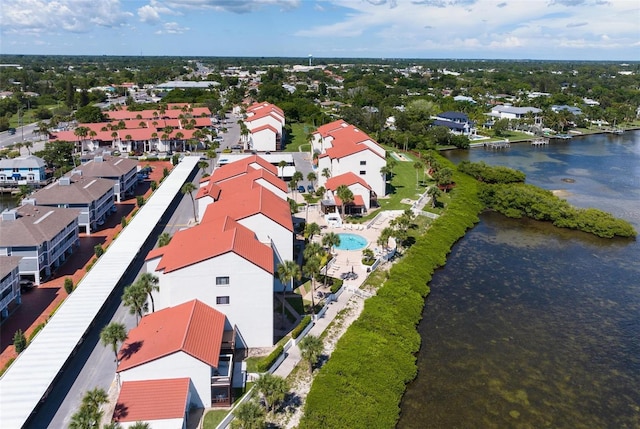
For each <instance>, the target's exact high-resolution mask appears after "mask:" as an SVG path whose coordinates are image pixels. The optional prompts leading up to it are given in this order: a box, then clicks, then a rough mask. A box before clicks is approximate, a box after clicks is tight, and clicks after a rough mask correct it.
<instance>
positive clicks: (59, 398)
mask: <svg viewBox="0 0 640 429" xmlns="http://www.w3.org/2000/svg"><path fill="white" fill-rule="evenodd" d="M198 179H199V175H197V176H196V178H195V179H194V180H195V181H196V182H195V183H196V185H197V180H198ZM166 217H167V218H169V220H168V221H167V222H163V221H162V220H161V222H160V223H159V224H158V227H157V228H156V230H157V235H159V234H160V233H162V232H168V233H169V234H171V235H173V234H174V233H175V232H176V231H178V230H180V229H182V228H184V227H186V226H187V225H188V224H189V222H190V221H191V219H192V218H193V205H192V202H191V198H189V197H188V196H185V197H182V198H179V199H178V201H177V203H176V204H175V207H171V208H169V211H168V214H167V215H166ZM154 234H156V231H154ZM156 241H157V240H156V239H155V238H150V239H149V242H148V244H147V246H146V248H145V249H143V250H142V251H141V252H140V254H141V255H143V256H144V255H146V254H147V252H148V251H149V250H151V249H152V248H153V247H154V246H155V243H156ZM143 262H144V261H143V259H140V260H136V261H134V262H133V264H132V266H131V267H130V268H131V269H130V270H129V271H128V273H129V274H128V275H127V276H125V278H124V279H123V280H122V281H121V282H120V284H119V285H118V286H117V287H116V290H115V291H114V294H113V296H112V299H111V300H110V301H109V302H108V303H107V304H106V305H105V307H106V308H105V309H104V311H103V312H102V313H101V314H100V315H99V316H98V317H97V319H96V321H95V322H94V324H93V329H91V332H89V333H88V334H87V336H86V339H85V340H84V342H83V343H82V345H81V346H80V348H79V349H78V352H77V353H76V355H75V356H74V357H73V358H72V361H71V362H70V364H69V365H68V366H67V368H66V369H65V371H64V373H63V374H62V376H61V377H60V380H59V381H58V382H57V383H56V384H55V386H54V388H53V390H52V391H51V393H50V394H49V396H48V397H47V400H46V401H45V402H44V404H43V405H42V406H41V407H40V408H39V409H38V411H37V414H36V415H35V417H34V418H33V419H32V421H31V422H30V424H29V426H28V427H31V428H38V429H40V428H51V429H60V428H66V427H68V425H69V422H70V420H71V416H72V415H73V414H74V413H75V412H76V410H77V409H78V408H79V406H80V402H81V401H82V397H83V396H84V394H85V392H87V391H88V390H91V389H94V388H96V387H100V388H102V389H104V390H105V391H107V392H108V391H109V388H110V387H111V385H112V383H115V369H116V364H115V362H114V360H115V356H114V354H113V351H112V350H111V348H110V347H104V346H103V345H102V343H100V339H99V338H100V330H101V329H102V327H104V326H106V325H107V324H109V323H110V322H111V321H114V322H120V323H124V324H125V325H126V326H127V328H129V329H131V328H133V327H135V326H136V318H135V316H134V315H131V314H129V309H128V308H126V307H124V306H122V304H121V303H120V299H119V298H120V296H122V292H123V289H124V286H126V285H129V284H131V283H133V282H134V281H135V279H136V277H137V276H138V274H140V273H141V272H144V270H143Z"/></svg>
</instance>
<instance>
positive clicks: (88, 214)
mask: <svg viewBox="0 0 640 429" xmlns="http://www.w3.org/2000/svg"><path fill="white" fill-rule="evenodd" d="M23 203H25V204H27V203H29V204H33V205H36V206H46V207H63V208H73V209H79V210H80V214H79V216H78V224H79V225H80V226H81V227H82V228H84V229H85V231H86V233H87V234H90V233H91V231H94V230H96V228H97V227H98V226H99V225H102V224H103V223H104V222H105V220H106V219H107V217H108V216H109V215H110V214H111V213H113V212H115V211H116V206H115V198H114V193H113V181H112V180H109V179H101V178H96V177H82V176H80V175H77V174H74V175H72V176H71V177H69V176H65V177H61V178H60V179H59V180H58V181H57V182H55V183H52V184H50V185H48V186H46V187H44V188H42V189H40V190H39V191H36V192H35V193H33V194H31V196H30V197H29V199H25V200H23Z"/></svg>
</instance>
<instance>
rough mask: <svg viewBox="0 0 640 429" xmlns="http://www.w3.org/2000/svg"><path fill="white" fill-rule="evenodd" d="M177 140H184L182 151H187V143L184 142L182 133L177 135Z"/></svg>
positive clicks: (179, 132)
mask: <svg viewBox="0 0 640 429" xmlns="http://www.w3.org/2000/svg"><path fill="white" fill-rule="evenodd" d="M175 138H176V140H182V151H183V152H184V151H185V150H186V142H185V140H184V134H183V133H182V132H181V131H178V132H177V133H176V135H175Z"/></svg>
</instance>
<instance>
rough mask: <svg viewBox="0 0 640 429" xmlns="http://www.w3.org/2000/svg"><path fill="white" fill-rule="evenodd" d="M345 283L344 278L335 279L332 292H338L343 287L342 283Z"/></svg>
mask: <svg viewBox="0 0 640 429" xmlns="http://www.w3.org/2000/svg"><path fill="white" fill-rule="evenodd" d="M343 283H344V280H342V279H333V282H332V283H331V288H330V290H331V293H336V292H338V291H339V290H340V288H341V287H342V284H343Z"/></svg>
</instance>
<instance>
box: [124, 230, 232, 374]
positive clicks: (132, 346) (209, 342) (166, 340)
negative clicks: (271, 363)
mask: <svg viewBox="0 0 640 429" xmlns="http://www.w3.org/2000/svg"><path fill="white" fill-rule="evenodd" d="M192 229H193V228H192ZM171 242H173V240H171ZM165 247H168V246H165ZM224 324H225V315H224V314H222V313H220V312H219V311H218V310H216V309H214V308H211V307H209V306H208V305H206V304H204V303H202V302H200V301H198V300H197V299H194V300H192V301H188V302H185V303H184V304H180V305H177V306H175V307H168V308H164V309H162V310H159V311H156V312H155V313H151V314H147V315H146V316H144V317H143V318H142V319H141V320H140V324H139V325H138V326H137V327H135V328H133V329H132V330H130V331H129V334H128V337H127V339H126V341H125V342H124V344H122V347H121V348H120V352H119V353H118V359H119V361H120V363H119V364H118V369H117V370H116V371H117V372H121V371H125V370H127V369H131V368H134V367H136V366H139V365H142V364H145V363H148V362H152V361H154V360H157V359H160V358H163V357H166V356H169V355H172V354H174V353H177V352H184V353H187V354H188V355H190V356H193V357H194V358H196V359H198V360H200V361H202V362H204V363H206V364H207V365H210V366H212V367H217V366H218V359H219V358H220V348H221V345H222V334H223V333H224Z"/></svg>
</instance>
